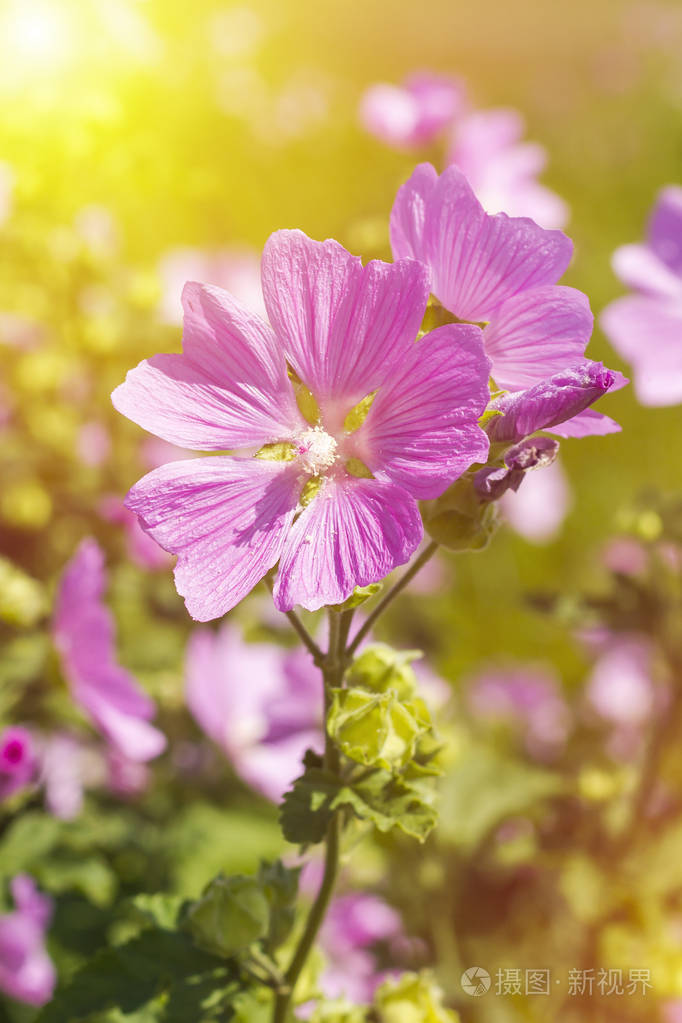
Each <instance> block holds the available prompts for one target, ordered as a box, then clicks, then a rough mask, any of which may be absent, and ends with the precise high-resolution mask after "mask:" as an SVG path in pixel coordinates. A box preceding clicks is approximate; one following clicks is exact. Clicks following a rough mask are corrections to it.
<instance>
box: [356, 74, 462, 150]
mask: <svg viewBox="0 0 682 1023" xmlns="http://www.w3.org/2000/svg"><path fill="white" fill-rule="evenodd" d="M464 104H465V91H464V86H463V84H462V82H461V81H460V80H459V79H457V78H452V77H451V76H449V75H436V74H432V73H429V72H421V73H418V74H413V75H410V76H409V78H407V79H406V80H405V83H404V85H402V86H396V85H388V84H387V83H384V82H381V83H378V84H376V85H372V86H370V87H369V89H367V91H366V92H365V94H364V96H363V97H362V100H361V103H360V121H361V123H362V124H363V126H364V128H365V129H366V130H367V131H368V132H369V133H370V135H374V136H376V138H378V139H380V140H381V141H382V142H385V143H386V144H387V145H389V146H395V147H397V148H406V149H412V148H416V147H418V146H427V145H429V144H430V143H431V142H433V141H434V140H435V139H436V138H437V137H438V136H439V135H440V134H441V132H442V131H444V129H445V128H447V127H448V126H449V125H450V124H451V123H452V122H453V120H454V119H455V118H456V117H457V116H458V115H459V114H460V113H461V111H462V109H463V107H464Z"/></svg>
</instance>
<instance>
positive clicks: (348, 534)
mask: <svg viewBox="0 0 682 1023" xmlns="http://www.w3.org/2000/svg"><path fill="white" fill-rule="evenodd" d="M422 536H423V528H422V523H421V519H420V517H419V512H418V509H417V505H416V502H415V501H414V499H413V498H412V497H411V496H410V495H408V494H407V493H406V492H405V491H404V490H403V489H402V488H401V487H397V486H395V485H394V484H392V483H385V482H383V481H381V480H371V479H356V478H354V477H344V478H339V479H328V480H327V481H326V483H325V484H324V486H323V488H322V489H321V490H320V492H319V493H318V494H317V496H316V497H315V498H314V500H313V501H312V502H311V503H310V504H309V505H308V506H307V508H305V509H304V511H303V512H302V513H301V515H300V516H299V518H298V519H297V520H296V522H295V523H294V526H293V529H292V530H291V533H290V535H289V536H288V537H287V540H286V543H285V546H284V553H283V554H282V560H281V562H280V567H279V575H278V577H277V581H276V583H275V590H274V599H275V605H276V606H277V607H278V608H279V610H280V611H289V610H291V608H293V607H294V605H295V604H301V605H302V606H303V607H305V608H307V610H308V611H316V610H317V609H318V608H320V607H323V606H324V605H325V604H340V603H342V602H343V601H344V600H346V598H347V597H349V596H350V594H351V593H352V592H353V590H354V589H355V587H356V586H368V585H369V584H370V583H374V582H378V581H379V579H383V578H384V576H386V575H388V574H389V572H391V571H392V570H393V569H394V568H395V567H396V566H397V565H402V564H404V563H405V562H406V561H407V560H408V558H409V557H410V556H411V555H412V553H413V552H414V551H415V550H416V548H417V546H418V545H419V542H420V541H421V538H422Z"/></svg>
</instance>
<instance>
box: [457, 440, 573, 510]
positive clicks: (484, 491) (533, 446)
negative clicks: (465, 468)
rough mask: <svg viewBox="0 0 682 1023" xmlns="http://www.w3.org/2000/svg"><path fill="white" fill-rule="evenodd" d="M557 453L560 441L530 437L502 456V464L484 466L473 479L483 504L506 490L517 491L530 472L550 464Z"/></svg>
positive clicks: (498, 496) (493, 499) (494, 499)
mask: <svg viewBox="0 0 682 1023" xmlns="http://www.w3.org/2000/svg"><path fill="white" fill-rule="evenodd" d="M558 453H559V441H557V440H553V439H552V438H551V437H529V438H528V439H526V440H523V441H521V443H520V444H516V445H515V446H514V447H513V448H510V449H509V451H507V453H506V454H505V456H504V465H501V466H486V467H485V468H483V469H479V471H478V472H477V473H476V475H475V476H474V487H475V489H476V492H477V494H478V496H479V497H480V498H481V500H483V501H497V499H498V498H500V497H502V495H503V494H504V493H506V492H507V490H518V489H519V487H520V486H521V483H522V482H523V477H524V476H525V474H526V472H528V470H529V469H541V468H543V466H547V465H551V464H552V462H553V461H554V459H555V458H556V456H557V454H558Z"/></svg>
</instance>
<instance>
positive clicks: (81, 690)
mask: <svg viewBox="0 0 682 1023" xmlns="http://www.w3.org/2000/svg"><path fill="white" fill-rule="evenodd" d="M104 586H105V575H104V555H103V554H102V551H101V550H100V548H99V547H98V546H97V544H96V542H95V541H94V540H91V539H87V540H83V542H82V543H81V545H80V547H79V548H78V550H77V551H76V553H75V554H74V556H73V558H72V559H71V561H70V562H69V563H68V565H67V566H66V569H65V570H64V574H63V575H62V578H61V581H60V583H59V588H58V591H57V598H56V603H55V612H54V621H53V635H54V641H55V646H56V647H57V649H58V651H59V653H60V655H61V660H62V665H63V668H64V674H65V675H66V677H67V679H68V682H69V685H70V687H71V693H72V695H73V698H74V700H75V702H76V703H77V704H78V705H79V706H80V707H81V708H82V709H83V711H85V713H86V714H87V715H88V717H89V718H90V720H91V721H92V722H93V724H94V725H95V727H96V728H97V729H98V730H99V731H100V732H101V733H102V734H103V735H104V736H105V737H106V738H107V739H108V741H109V742H110V743H111V744H112V745H113V746H115V747H116V748H117V749H118V750H120V752H121V753H123V754H124V755H125V756H127V757H129V758H130V759H131V760H150V759H151V758H152V757H155V756H158V754H159V753H160V752H161V751H162V750H163V748H164V746H165V745H166V740H165V737H164V735H163V734H162V733H161V732H159V731H158V729H156V728H154V727H153V725H151V724H150V719H151V718H152V717H153V716H154V712H155V707H154V703H153V701H152V700H151V699H150V698H149V697H148V696H147V695H146V693H144V692H143V691H142V689H140V687H139V685H138V683H137V682H136V680H135V679H134V678H133V676H132V675H131V674H130V673H129V672H127V671H126V670H125V668H122V667H121V666H120V665H119V664H118V663H117V661H116V651H115V646H114V622H113V619H112V616H111V613H110V612H109V611H108V609H107V608H106V607H105V606H104V604H103V603H102V593H103V591H104Z"/></svg>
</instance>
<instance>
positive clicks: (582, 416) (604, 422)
mask: <svg viewBox="0 0 682 1023" xmlns="http://www.w3.org/2000/svg"><path fill="white" fill-rule="evenodd" d="M547 429H548V430H549V432H550V433H554V434H556V435H557V437H606V436H608V434H610V433H620V431H621V429H622V427H621V425H620V423H617V422H616V420H615V419H611V417H610V416H605V415H604V413H603V412H597V411H596V409H593V408H586V409H585V410H584V412H579V413H578V415H577V416H573V418H572V419H567V420H566V422H565V423H560V424H559V426H551V427H547Z"/></svg>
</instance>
